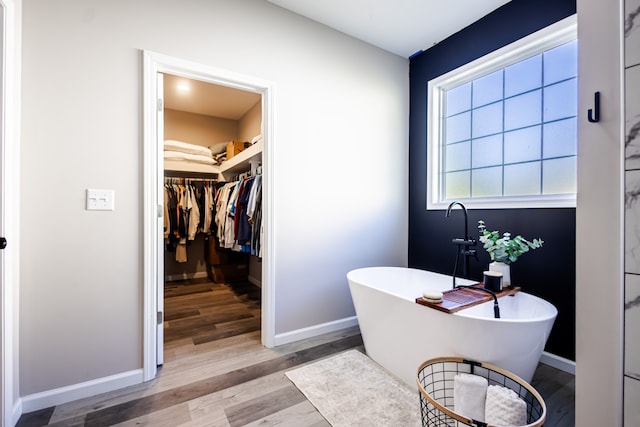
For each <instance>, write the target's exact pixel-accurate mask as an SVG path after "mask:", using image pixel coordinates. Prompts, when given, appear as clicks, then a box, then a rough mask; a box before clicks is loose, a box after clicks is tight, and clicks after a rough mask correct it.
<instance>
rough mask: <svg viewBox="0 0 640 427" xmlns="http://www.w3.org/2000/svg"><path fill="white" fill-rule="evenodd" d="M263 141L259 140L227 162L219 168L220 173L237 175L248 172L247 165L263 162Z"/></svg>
mask: <svg viewBox="0 0 640 427" xmlns="http://www.w3.org/2000/svg"><path fill="white" fill-rule="evenodd" d="M262 145H263V144H262V140H259V141H258V142H256V143H255V144H253V145H251V146H250V147H248V148H246V149H244V150H242V151H241V152H240V153H238V154H236V155H235V156H233V157H232V158H230V159H229V160H225V161H224V162H222V164H221V165H220V166H219V170H220V173H223V174H227V175H229V176H230V175H235V174H238V173H241V172H244V171H246V170H247V165H248V164H249V162H251V161H258V162H262Z"/></svg>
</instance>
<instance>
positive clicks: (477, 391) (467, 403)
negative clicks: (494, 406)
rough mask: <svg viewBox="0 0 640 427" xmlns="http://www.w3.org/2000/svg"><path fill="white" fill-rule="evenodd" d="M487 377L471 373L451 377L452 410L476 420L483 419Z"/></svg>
mask: <svg viewBox="0 0 640 427" xmlns="http://www.w3.org/2000/svg"><path fill="white" fill-rule="evenodd" d="M487 386H488V383H487V379H486V378H484V377H480V376H478V375H473V374H458V375H456V376H455V377H453V411H454V412H457V413H458V414H460V415H463V416H465V417H467V418H471V419H472V420H476V421H483V420H484V407H485V400H486V397H487Z"/></svg>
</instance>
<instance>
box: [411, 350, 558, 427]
mask: <svg viewBox="0 0 640 427" xmlns="http://www.w3.org/2000/svg"><path fill="white" fill-rule="evenodd" d="M443 362H451V363H462V364H465V365H474V366H477V367H481V368H484V369H488V370H491V371H494V372H497V373H498V374H500V375H504V376H505V377H507V378H509V379H511V380H512V381H515V382H516V383H517V384H519V385H520V386H522V387H524V388H525V389H527V391H528V392H529V393H531V394H532V395H533V397H534V398H535V399H536V400H537V401H538V403H539V404H540V406H541V408H542V414H541V415H540V417H539V418H538V419H537V420H536V421H534V422H533V423H531V424H527V425H524V426H522V427H541V426H542V425H543V424H544V422H545V420H546V418H547V405H546V404H545V402H544V399H543V398H542V396H541V395H540V393H538V391H537V390H536V389H535V388H533V387H532V386H531V385H530V384H529V383H528V382H526V381H525V380H524V379H522V378H521V377H519V376H518V375H516V374H514V373H513V372H509V371H507V370H505V369H502V368H500V367H499V366H496V365H494V364H492V363H489V362H477V361H475V360H470V359H465V358H462V357H455V356H454V357H447V356H444V357H435V358H432V359H429V360H426V361H424V362H423V363H422V364H420V366H419V367H418V370H417V374H418V375H419V374H420V372H421V371H422V370H423V369H424V368H426V367H427V366H430V365H433V364H435V363H443ZM416 383H417V384H418V390H419V391H420V394H421V395H422V396H423V397H424V398H425V399H427V400H428V401H429V402H430V403H431V404H432V405H433V406H434V407H435V408H436V409H438V410H439V411H441V412H443V413H444V414H445V415H447V416H450V417H451V418H454V419H455V420H457V421H460V422H462V423H465V424H466V425H469V426H472V425H475V422H474V420H472V419H470V418H467V417H464V416H462V415H460V414H458V413H456V412H453V411H452V410H451V409H449V408H447V407H445V406H442V405H441V404H440V403H439V402H437V401H436V400H435V399H434V398H432V397H431V396H430V395H429V393H427V392H426V391H425V389H424V387H422V384H420V378H419V377H418V376H416ZM485 425H486V426H487V427H492V424H485Z"/></svg>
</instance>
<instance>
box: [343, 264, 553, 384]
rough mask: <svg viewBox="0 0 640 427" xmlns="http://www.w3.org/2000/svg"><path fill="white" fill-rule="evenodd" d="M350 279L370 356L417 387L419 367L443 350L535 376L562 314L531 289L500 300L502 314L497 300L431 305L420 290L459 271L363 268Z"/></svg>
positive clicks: (438, 286)
mask: <svg viewBox="0 0 640 427" xmlns="http://www.w3.org/2000/svg"><path fill="white" fill-rule="evenodd" d="M347 280H348V281H349V289H350V290H351V296H352V297H353V303H354V306H355V309H356V315H357V317H358V323H359V324H360V332H361V333H362V339H363V341H364V346H365V350H366V352H367V355H369V357H371V358H372V359H373V360H374V361H376V362H377V363H378V364H380V365H382V366H383V367H384V368H386V369H387V370H389V371H390V372H391V373H393V374H395V375H396V376H398V377H399V378H400V379H402V380H403V381H404V382H406V383H407V384H409V385H410V386H411V387H416V388H417V386H416V373H417V369H418V366H419V365H420V364H421V363H422V362H424V361H425V360H428V359H431V358H434V357H440V356H460V357H464V358H467V359H472V360H476V361H480V362H490V363H493V364H494V365H497V366H499V367H501V368H503V369H506V370H508V371H511V372H513V373H514V374H516V375H518V376H520V377H521V378H522V379H524V380H525V381H527V382H531V378H532V377H533V374H534V372H535V370H536V366H537V364H538V361H539V359H540V356H541V354H542V351H543V350H544V346H545V343H546V342H547V338H548V337H549V333H550V332H551V328H552V326H553V322H554V321H555V318H556V315H557V314H558V311H557V310H556V308H555V307H554V306H553V305H552V304H550V303H549V302H547V301H545V300H543V299H541V298H538V297H536V296H533V295H531V294H527V293H525V292H518V293H517V294H516V295H515V296H505V297H502V298H499V299H498V302H499V306H500V317H501V318H500V319H495V318H494V313H493V301H489V302H486V303H483V304H479V305H476V306H474V307H471V308H467V309H463V310H461V311H459V312H456V313H453V314H449V313H444V312H441V311H438V310H435V309H433V308H430V307H425V306H423V305H420V304H417V303H416V302H415V299H416V297H419V296H422V291H423V290H425V289H431V290H438V291H445V290H447V289H451V288H452V278H451V276H446V275H443V274H438V273H433V272H430V271H424V270H418V269H411V268H402V267H370V268H362V269H358V270H353V271H350V272H349V273H348V274H347ZM456 283H457V284H458V285H466V284H473V283H477V282H473V281H470V280H463V279H456Z"/></svg>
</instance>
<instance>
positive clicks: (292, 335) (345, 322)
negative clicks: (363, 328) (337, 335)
mask: <svg viewBox="0 0 640 427" xmlns="http://www.w3.org/2000/svg"><path fill="white" fill-rule="evenodd" d="M357 324H358V318H357V317H356V316H352V317H347V318H344V319H340V320H334V321H333V322H327V323H321V324H319V325H314V326H309V327H307V328H302V329H297V330H295V331H291V332H285V333H283V334H276V336H275V345H276V346H279V345H283V344H289V343H292V342H295V341H300V340H304V339H307V338H313V337H317V336H318V335H322V334H328V333H329V332H335V331H339V330H341V329H346V328H350V327H352V326H356V325H357Z"/></svg>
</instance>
